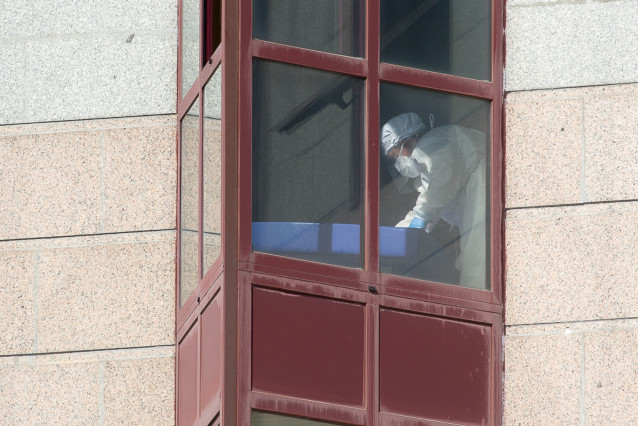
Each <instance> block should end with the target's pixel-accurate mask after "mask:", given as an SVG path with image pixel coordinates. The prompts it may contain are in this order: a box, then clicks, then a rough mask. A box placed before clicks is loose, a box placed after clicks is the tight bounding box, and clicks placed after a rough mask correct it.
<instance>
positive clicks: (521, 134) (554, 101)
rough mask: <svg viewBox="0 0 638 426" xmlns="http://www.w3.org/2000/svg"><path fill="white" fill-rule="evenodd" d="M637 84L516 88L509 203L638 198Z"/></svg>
mask: <svg viewBox="0 0 638 426" xmlns="http://www.w3.org/2000/svg"><path fill="white" fill-rule="evenodd" d="M637 99H638V85H637V84H623V85H617V86H604V87H590V88H579V89H561V90H542V91H533V92H516V93H510V94H508V96H507V100H506V138H507V140H506V150H505V152H506V157H505V166H506V191H505V194H506V196H505V198H506V206H507V208H516V207H537V206H549V205H556V204H578V203H585V202H601V201H618V200H635V199H638V136H637V135H638V101H637Z"/></svg>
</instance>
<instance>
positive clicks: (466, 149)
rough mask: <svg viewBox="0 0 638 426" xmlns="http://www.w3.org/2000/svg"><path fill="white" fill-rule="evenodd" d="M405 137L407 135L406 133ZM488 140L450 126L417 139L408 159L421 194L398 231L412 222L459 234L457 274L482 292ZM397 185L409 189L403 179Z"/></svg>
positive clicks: (484, 269)
mask: <svg viewBox="0 0 638 426" xmlns="http://www.w3.org/2000/svg"><path fill="white" fill-rule="evenodd" d="M408 133H409V132H408ZM486 145H487V144H486V138H485V135H484V134H483V133H481V132H479V131H477V130H473V129H467V128H464V127H461V126H456V125H449V126H440V127H436V128H434V129H432V130H430V131H429V132H427V133H426V134H425V135H423V136H421V137H420V138H419V140H418V142H417V143H416V146H415V148H414V150H413V151H412V155H411V158H413V159H414V160H416V162H417V163H418V164H419V167H420V168H421V176H420V177H416V178H415V179H413V185H414V188H415V189H416V190H417V191H418V192H419V197H418V198H417V201H416V205H415V206H414V209H413V210H412V211H411V212H409V213H408V215H407V216H406V218H405V219H404V220H402V221H401V222H399V223H398V224H397V225H396V226H398V227H407V226H408V225H409V224H410V222H411V221H412V219H413V218H414V216H415V215H416V216H419V217H420V218H422V219H424V220H425V222H426V223H427V224H428V225H427V226H426V228H425V229H426V231H428V232H429V231H430V230H431V229H432V228H433V227H434V225H435V224H436V223H437V222H438V221H439V219H443V220H445V221H446V222H448V223H450V224H452V225H454V226H456V227H457V228H458V229H459V233H460V240H461V241H460V244H461V251H460V254H459V256H458V258H457V260H456V268H457V269H459V270H460V272H461V285H462V286H464V287H472V288H479V289H485V284H486V253H487V250H488V248H489V246H488V245H487V223H486V162H485V152H486ZM400 179H401V180H402V181H403V183H404V184H407V185H409V180H412V179H406V178H405V177H404V176H401V177H400Z"/></svg>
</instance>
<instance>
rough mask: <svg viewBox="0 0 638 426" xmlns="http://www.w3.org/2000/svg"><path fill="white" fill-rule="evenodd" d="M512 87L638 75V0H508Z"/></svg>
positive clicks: (587, 83)
mask: <svg viewBox="0 0 638 426" xmlns="http://www.w3.org/2000/svg"><path fill="white" fill-rule="evenodd" d="M506 50H507V57H506V58H505V63H506V72H505V81H506V86H505V87H506V90H507V91H518V90H531V89H553V88H564V87H581V86H594V85H607V84H618V83H631V82H636V81H638V61H636V58H637V57H638V2H636V1H635V0H611V1H598V0H556V1H548V0H541V1H537V0H512V1H508V2H507V22H506Z"/></svg>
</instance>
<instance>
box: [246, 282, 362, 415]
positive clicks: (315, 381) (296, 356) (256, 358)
mask: <svg viewBox="0 0 638 426" xmlns="http://www.w3.org/2000/svg"><path fill="white" fill-rule="evenodd" d="M252 294H253V301H252V308H253V309H252V314H253V315H252V389H253V390H256V391H263V392H270V393H275V394H281V395H289V396H294V397H297V398H303V399H310V400H315V401H322V402H328V403H335V404H343V405H353V406H363V398H364V368H365V365H364V360H365V346H364V345H365V340H366V339H365V337H366V336H365V330H366V327H365V306H364V305H362V304H356V303H350V302H343V301H340V300H337V299H328V298H322V297H315V296H308V295H301V294H294V293H287V292H282V291H276V290H269V289H265V288H259V287H255V288H254V289H253V292H252Z"/></svg>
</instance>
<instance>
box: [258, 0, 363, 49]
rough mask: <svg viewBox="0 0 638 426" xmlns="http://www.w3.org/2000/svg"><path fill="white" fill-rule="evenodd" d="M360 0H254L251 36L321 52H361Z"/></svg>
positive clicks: (361, 24) (361, 15) (361, 4)
mask: <svg viewBox="0 0 638 426" xmlns="http://www.w3.org/2000/svg"><path fill="white" fill-rule="evenodd" d="M363 4H364V2H363V1H359V0H340V1H336V0H308V1H299V0H271V1H268V0H254V1H253V36H254V37H255V38H258V39H261V40H266V41H272V42H275V43H281V44H288V45H291V46H297V47H303V48H306V49H312V50H320V51H322V52H329V53H337V54H340V55H348V56H357V57H361V56H363V48H364V43H363V40H362V37H363V34H364V30H365V28H364V22H365V11H364V6H363Z"/></svg>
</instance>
